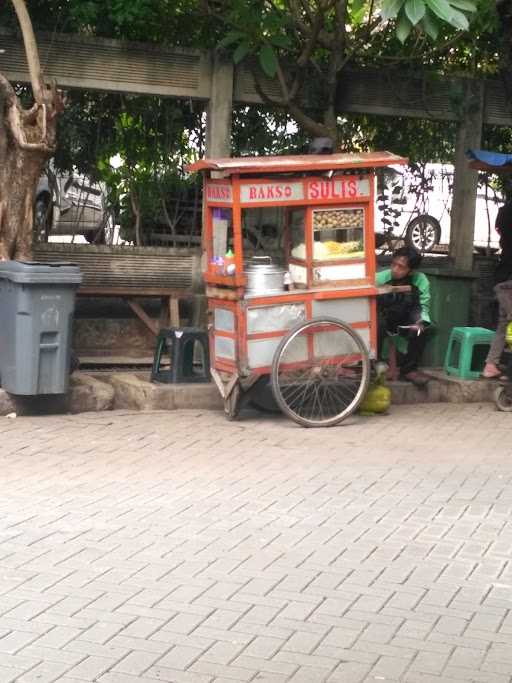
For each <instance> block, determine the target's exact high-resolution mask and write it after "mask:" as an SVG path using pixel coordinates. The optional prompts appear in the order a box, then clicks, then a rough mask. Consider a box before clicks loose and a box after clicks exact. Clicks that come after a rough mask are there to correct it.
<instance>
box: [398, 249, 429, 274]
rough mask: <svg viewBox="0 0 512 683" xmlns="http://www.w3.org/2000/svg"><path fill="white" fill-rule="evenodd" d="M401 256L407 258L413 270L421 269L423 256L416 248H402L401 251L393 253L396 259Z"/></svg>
mask: <svg viewBox="0 0 512 683" xmlns="http://www.w3.org/2000/svg"><path fill="white" fill-rule="evenodd" d="M400 256H405V258H406V259H407V263H408V264H409V268H410V269H411V270H416V269H417V268H419V267H420V264H421V259H422V256H421V254H420V252H419V251H418V250H417V249H415V248H414V247H400V249H397V250H396V251H394V252H393V258H394V259H396V258H399V257H400Z"/></svg>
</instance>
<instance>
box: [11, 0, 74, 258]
mask: <svg viewBox="0 0 512 683" xmlns="http://www.w3.org/2000/svg"><path fill="white" fill-rule="evenodd" d="M11 1H12V4H13V6H14V9H15V11H16V15H17V17H18V21H19V24H20V28H21V32H22V35H23V41H24V44H25V53H26V57H27V63H28V66H29V70H30V79H31V84H32V91H33V94H34V99H35V104H34V106H33V107H32V108H31V109H23V107H22V106H21V104H20V101H19V99H18V97H17V96H16V93H15V92H14V89H13V87H12V86H11V84H10V83H9V81H8V80H7V79H6V78H4V76H2V74H0V260H7V259H30V258H31V255H32V229H33V205H34V195H35V191H36V188H37V183H38V181H39V178H40V177H41V174H42V173H43V169H44V166H45V164H46V162H47V160H48V159H49V158H50V157H51V156H53V154H54V152H55V142H56V128H57V117H58V114H59V113H60V112H61V111H62V110H63V108H64V102H63V99H62V97H61V94H60V93H59V92H58V91H57V89H56V87H55V86H52V87H47V86H46V85H45V83H44V79H43V76H42V72H41V67H40V63H39V55H38V52H37V44H36V40H35V37H34V32H33V29H32V24H31V22H30V17H29V15H28V12H27V8H26V6H25V1H24V0H11Z"/></svg>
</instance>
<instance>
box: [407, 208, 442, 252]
mask: <svg viewBox="0 0 512 683" xmlns="http://www.w3.org/2000/svg"><path fill="white" fill-rule="evenodd" d="M440 239H441V226H440V225H439V221H437V220H436V219H435V218H434V217H433V216H428V215H426V214H425V215H423V216H416V218H413V220H412V221H411V222H410V223H409V225H408V226H407V231H406V233H405V243H406V244H407V246H408V247H414V249H417V250H418V251H420V252H422V253H423V252H425V251H432V249H433V248H434V247H435V246H436V244H439V240H440Z"/></svg>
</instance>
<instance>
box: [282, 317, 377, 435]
mask: <svg viewBox="0 0 512 683" xmlns="http://www.w3.org/2000/svg"><path fill="white" fill-rule="evenodd" d="M325 333H334V334H332V335H331V334H329V336H327V337H319V342H318V344H319V346H317V342H316V337H317V335H322V334H325ZM311 338H313V347H314V348H315V351H316V354H317V355H316V356H315V357H309V358H308V359H306V360H301V361H297V360H296V359H297V358H303V357H304V340H305V339H311ZM307 347H308V348H311V345H310V344H308V345H307ZM340 351H342V353H341V354H340ZM337 355H340V356H341V360H340V359H337V360H336V356H337ZM368 375H369V360H368V354H367V350H366V347H365V345H364V342H363V341H362V339H361V338H360V337H359V335H358V334H357V332H355V331H354V330H352V328H350V327H349V326H348V325H346V324H344V323H342V322H340V321H338V320H336V319H333V318H325V319H321V320H313V321H310V322H308V323H303V324H302V325H301V326H300V327H299V328H296V329H295V330H292V332H290V333H289V334H288V336H287V337H285V338H284V339H283V340H282V341H281V343H280V345H279V347H278V350H277V352H276V356H275V358H274V363H273V367H272V388H273V391H274V395H275V398H276V401H277V402H278V404H279V405H280V407H281V409H282V410H283V411H284V412H285V413H286V414H287V415H289V416H290V417H292V419H294V420H295V421H296V422H299V423H300V424H303V425H305V426H323V425H326V426H328V425H331V424H337V423H338V422H340V421H341V420H342V419H343V418H344V417H346V416H347V415H349V414H350V413H352V412H353V411H354V410H355V409H356V408H357V405H358V404H359V402H360V401H361V400H362V398H363V395H364V390H365V388H366V386H367V382H368Z"/></svg>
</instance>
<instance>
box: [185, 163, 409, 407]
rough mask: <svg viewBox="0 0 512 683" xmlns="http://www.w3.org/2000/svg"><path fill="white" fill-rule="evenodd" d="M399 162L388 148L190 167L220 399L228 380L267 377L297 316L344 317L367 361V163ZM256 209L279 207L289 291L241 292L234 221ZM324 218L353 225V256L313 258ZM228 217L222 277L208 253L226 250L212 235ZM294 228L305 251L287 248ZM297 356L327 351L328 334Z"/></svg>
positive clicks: (370, 222)
mask: <svg viewBox="0 0 512 683" xmlns="http://www.w3.org/2000/svg"><path fill="white" fill-rule="evenodd" d="M406 162H407V160H406V159H404V158H402V157H398V156H396V155H394V154H392V153H390V152H375V153H366V154H333V155H308V156H283V157H242V158H238V159H237V158H226V159H204V160H202V161H198V162H196V163H195V164H192V165H191V166H190V167H189V170H193V171H202V172H203V175H204V192H203V196H204V200H203V249H204V255H203V258H204V263H203V276H204V280H205V282H206V285H207V298H208V310H209V315H210V343H211V367H212V376H213V377H214V379H215V381H216V383H217V385H218V387H219V390H220V391H221V393H222V395H223V397H224V399H225V400H226V399H227V398H228V397H229V394H230V392H231V391H232V390H233V387H235V386H236V385H237V383H241V386H242V389H246V388H247V387H249V386H250V385H251V384H252V383H254V381H255V380H256V379H257V378H259V377H261V376H262V375H269V374H270V370H271V366H272V361H273V357H274V354H275V351H276V348H277V346H278V345H279V342H280V340H281V339H282V338H283V336H284V335H285V334H287V332H288V331H289V330H290V328H292V327H294V326H295V325H296V324H297V323H300V322H301V321H304V320H311V319H314V318H322V317H330V318H337V319H339V320H342V321H344V322H346V323H349V324H350V326H351V327H352V328H354V329H355V330H357V332H358V333H359V335H360V336H361V337H362V338H363V339H364V341H365V344H366V346H367V349H368V352H369V354H370V357H375V354H376V351H377V310H376V294H377V290H376V288H375V271H376V258H375V239H374V203H375V192H376V176H375V169H377V168H379V167H385V166H389V165H391V164H393V165H395V164H404V163H406ZM261 207H266V208H267V209H268V208H269V207H281V209H282V216H283V231H284V235H283V238H284V239H283V253H282V258H283V260H284V262H285V263H286V267H287V268H288V269H289V272H290V274H291V275H292V279H293V285H292V288H291V289H290V291H283V292H281V293H277V294H269V295H257V296H249V295H247V292H246V285H247V278H246V276H245V275H244V259H245V258H246V254H245V253H244V235H243V223H244V220H243V219H244V212H245V211H247V210H251V209H260V208H261ZM245 215H248V214H245ZM226 217H227V218H226ZM333 220H334V225H340V222H341V223H347V221H348V222H349V223H350V221H352V223H353V224H354V226H355V225H356V223H359V222H360V225H359V224H358V225H357V226H356V227H354V228H352V231H353V232H355V231H356V229H357V230H358V232H357V234H358V235H359V236H360V242H361V243H362V245H363V248H362V250H361V252H354V253H353V254H349V255H346V254H344V255H338V254H336V255H335V256H334V257H333V258H329V257H327V258H326V257H325V254H322V258H321V259H319V258H317V256H318V255H317V253H316V251H317V242H316V241H315V240H316V238H317V237H318V235H320V237H319V239H320V240H321V239H322V232H321V231H322V229H323V226H324V225H327V227H328V228H329V226H331V229H330V232H331V233H334V232H336V228H334V229H333V228H332V225H333V222H332V221H333ZM329 221H331V223H330V224H329ZM336 221H338V222H336ZM227 223H229V224H230V225H229V231H230V234H231V236H232V240H231V244H232V247H233V253H234V273H231V274H226V273H223V272H222V267H221V269H220V271H221V272H219V265H218V263H217V262H216V250H217V260H218V256H219V255H220V251H219V250H222V249H225V248H226V244H224V243H223V241H222V239H221V240H220V246H219V240H218V232H219V230H220V231H221V232H223V231H224V232H225V231H226V230H227ZM301 224H302V226H303V232H304V242H303V247H304V248H303V249H302V245H301V244H299V246H296V247H295V249H294V246H293V245H294V243H293V239H292V237H291V235H292V232H293V231H295V232H294V234H295V233H297V234H300V229H301ZM348 229H350V228H348ZM340 230H341V228H338V232H339V231H340ZM228 246H229V245H228ZM321 246H323V245H321ZM335 248H338V247H336V246H335ZM340 249H341V247H340ZM299 252H300V253H299ZM298 253H299V256H297V254H298ZM231 270H233V267H232V268H231ZM305 353H308V354H318V353H320V354H324V355H325V354H332V355H333V356H334V355H335V354H336V353H337V349H336V340H335V339H334V338H333V339H330V338H329V332H324V333H323V335H321V336H320V335H319V337H318V339H316V338H315V340H314V342H313V343H311V344H310V348H308V349H307V350H305Z"/></svg>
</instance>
